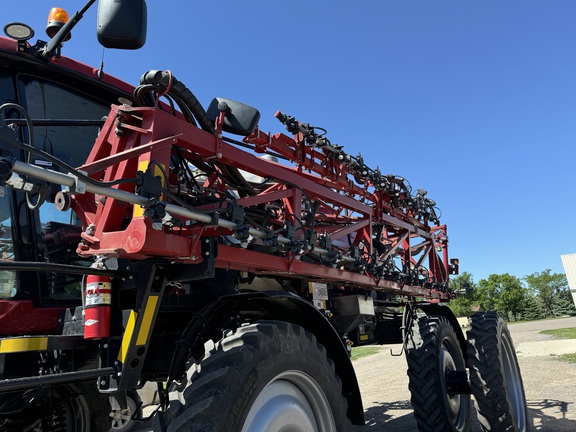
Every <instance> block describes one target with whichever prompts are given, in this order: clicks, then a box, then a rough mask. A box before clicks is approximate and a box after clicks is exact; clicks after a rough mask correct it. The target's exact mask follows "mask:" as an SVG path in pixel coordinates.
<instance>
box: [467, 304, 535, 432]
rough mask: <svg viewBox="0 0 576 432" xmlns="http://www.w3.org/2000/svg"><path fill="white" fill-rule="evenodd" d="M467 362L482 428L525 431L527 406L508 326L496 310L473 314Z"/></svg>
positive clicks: (527, 425)
mask: <svg viewBox="0 0 576 432" xmlns="http://www.w3.org/2000/svg"><path fill="white" fill-rule="evenodd" d="M468 363H469V368H470V382H471V384H472V394H473V395H474V398H475V399H476V405H477V411H478V420H479V422H480V425H481V427H482V430H483V431H490V432H504V431H506V432H526V431H528V430H529V420H528V408H527V406H526V396H525V394H524V384H523V383H522V376H521V374H520V367H519V366H518V358H517V357H516V352H515V350H514V344H513V343H512V337H511V336H510V332H509V331H508V326H507V325H506V323H505V322H504V320H503V319H502V318H501V317H500V316H499V315H498V314H497V313H496V312H478V313H475V314H474V315H472V316H471V317H470V330H469V331H468Z"/></svg>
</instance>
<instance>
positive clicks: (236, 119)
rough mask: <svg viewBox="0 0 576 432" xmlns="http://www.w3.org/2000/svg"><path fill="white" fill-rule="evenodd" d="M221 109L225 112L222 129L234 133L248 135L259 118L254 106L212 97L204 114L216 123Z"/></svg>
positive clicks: (254, 127) (256, 124)
mask: <svg viewBox="0 0 576 432" xmlns="http://www.w3.org/2000/svg"><path fill="white" fill-rule="evenodd" d="M221 111H225V112H226V117H225V118H224V124H223V125H222V130H224V131H225V132H229V133H232V134H235V135H242V136H248V135H250V134H251V133H252V132H254V129H256V126H258V121H259V120H260V112H259V111H258V110H257V109H256V108H253V107H251V106H250V105H246V104H244V103H242V102H237V101H235V100H232V99H225V98H214V99H212V102H210V106H209V107H208V110H207V111H206V114H207V115H208V118H209V119H210V120H212V122H213V123H216V119H217V118H218V116H219V115H220V112H221Z"/></svg>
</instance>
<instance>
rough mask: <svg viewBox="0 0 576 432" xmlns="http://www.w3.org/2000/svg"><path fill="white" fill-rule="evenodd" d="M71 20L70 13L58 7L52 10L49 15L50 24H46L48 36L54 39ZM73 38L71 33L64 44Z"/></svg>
mask: <svg viewBox="0 0 576 432" xmlns="http://www.w3.org/2000/svg"><path fill="white" fill-rule="evenodd" d="M69 19H70V17H69V16H68V12H66V11H65V10H64V9H62V8H57V7H55V8H52V9H51V10H50V13H49V14H48V24H46V34H47V35H48V37H50V38H53V37H54V36H55V35H56V33H58V31H59V30H60V29H61V28H62V27H63V26H64V24H66V23H67V22H68V20H69ZM71 37H72V34H71V33H69V34H68V35H67V36H66V37H65V38H64V42H65V41H67V40H70V38H71Z"/></svg>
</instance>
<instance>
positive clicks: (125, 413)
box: [110, 396, 136, 431]
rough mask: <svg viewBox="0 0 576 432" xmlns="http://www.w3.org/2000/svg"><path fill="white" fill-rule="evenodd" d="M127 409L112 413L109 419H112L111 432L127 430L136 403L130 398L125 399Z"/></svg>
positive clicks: (131, 421)
mask: <svg viewBox="0 0 576 432" xmlns="http://www.w3.org/2000/svg"><path fill="white" fill-rule="evenodd" d="M126 403H127V405H128V407H127V408H126V409H121V410H117V411H112V412H111V413H110V417H111V418H112V427H111V430H112V431H122V430H127V429H128V428H129V427H130V426H131V425H132V423H133V420H132V416H133V415H134V412H135V411H136V402H134V400H133V399H132V398H131V397H129V396H128V397H126Z"/></svg>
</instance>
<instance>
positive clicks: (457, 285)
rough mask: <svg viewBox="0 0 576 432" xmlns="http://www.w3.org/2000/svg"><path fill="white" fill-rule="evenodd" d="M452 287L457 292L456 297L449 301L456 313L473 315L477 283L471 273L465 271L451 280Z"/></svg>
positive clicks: (466, 315)
mask: <svg viewBox="0 0 576 432" xmlns="http://www.w3.org/2000/svg"><path fill="white" fill-rule="evenodd" d="M450 288H452V290H453V291H454V292H455V293H456V298H455V299H453V300H451V301H450V303H448V306H449V307H450V309H452V312H454V315H456V316H458V317H468V316H470V315H472V306H473V305H474V301H475V296H476V284H475V283H474V278H473V277H472V274H471V273H468V272H464V273H462V274H461V275H458V276H456V277H455V278H454V279H452V280H451V281H450Z"/></svg>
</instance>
